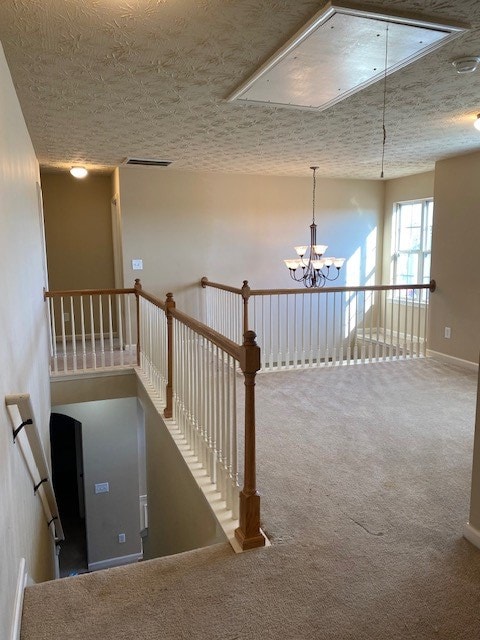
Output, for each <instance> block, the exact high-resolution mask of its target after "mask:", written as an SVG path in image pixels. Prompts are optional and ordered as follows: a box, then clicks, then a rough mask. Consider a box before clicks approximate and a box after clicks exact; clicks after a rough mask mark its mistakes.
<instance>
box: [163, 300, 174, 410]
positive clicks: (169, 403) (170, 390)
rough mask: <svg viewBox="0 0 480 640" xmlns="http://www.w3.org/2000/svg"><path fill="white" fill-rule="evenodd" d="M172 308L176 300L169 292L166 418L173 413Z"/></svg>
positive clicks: (167, 306)
mask: <svg viewBox="0 0 480 640" xmlns="http://www.w3.org/2000/svg"><path fill="white" fill-rule="evenodd" d="M171 309H175V300H174V299H173V293H167V299H166V300H165V313H166V315H167V389H166V397H167V404H166V407H165V409H164V411H163V415H164V416H165V418H171V417H172V415H173V340H174V336H173V317H172V314H171V313H170V311H171Z"/></svg>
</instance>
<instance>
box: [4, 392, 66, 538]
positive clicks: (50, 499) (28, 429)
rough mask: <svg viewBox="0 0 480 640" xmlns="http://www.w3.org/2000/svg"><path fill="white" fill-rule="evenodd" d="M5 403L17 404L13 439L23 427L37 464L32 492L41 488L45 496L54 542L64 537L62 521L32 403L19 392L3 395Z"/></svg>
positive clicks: (26, 395) (25, 394) (48, 521)
mask: <svg viewBox="0 0 480 640" xmlns="http://www.w3.org/2000/svg"><path fill="white" fill-rule="evenodd" d="M5 404H6V405H7V406H17V407H18V412H19V414H20V418H21V420H22V424H21V425H19V426H17V427H16V428H15V429H14V431H13V440H14V442H15V439H16V436H17V435H18V433H19V432H20V431H21V429H23V428H25V433H26V436H27V439H28V444H29V445H30V449H31V451H32V456H33V459H34V461H35V464H36V466H37V470H38V473H39V479H38V483H37V484H36V485H35V486H34V492H35V493H36V492H37V491H38V490H39V489H40V488H42V489H43V491H44V495H45V498H46V500H47V504H48V510H49V511H50V514H49V516H48V515H47V518H48V517H50V519H49V520H47V524H48V527H50V525H51V524H53V525H54V527H55V542H61V541H62V540H64V539H65V536H64V533H63V528H62V523H61V521H60V514H59V511H58V505H57V499H56V497H55V491H54V489H53V483H52V477H51V475H50V470H49V467H48V464H47V459H46V457H45V452H44V450H43V445H42V441H41V439H40V435H39V433H38V429H37V425H36V423H35V418H34V416H33V408H32V403H31V401H30V395H29V394H28V393H20V394H17V395H9V396H5Z"/></svg>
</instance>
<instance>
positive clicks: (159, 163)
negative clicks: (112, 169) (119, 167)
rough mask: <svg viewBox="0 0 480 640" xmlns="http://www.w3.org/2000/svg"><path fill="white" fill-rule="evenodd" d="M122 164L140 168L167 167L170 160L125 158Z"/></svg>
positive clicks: (170, 162)
mask: <svg viewBox="0 0 480 640" xmlns="http://www.w3.org/2000/svg"><path fill="white" fill-rule="evenodd" d="M123 164H130V165H136V166H142V167H168V165H170V164H172V161H171V160H148V159H147V158H127V159H126V160H125V161H124V162H123Z"/></svg>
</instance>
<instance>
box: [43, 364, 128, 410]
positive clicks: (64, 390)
mask: <svg viewBox="0 0 480 640" xmlns="http://www.w3.org/2000/svg"><path fill="white" fill-rule="evenodd" d="M50 387H51V394H52V405H57V404H75V403H78V402H94V401H96V400H113V399H114V398H129V397H131V396H135V395H136V394H137V377H136V375H135V373H134V372H133V371H131V370H125V371H116V372H115V374H106V375H98V373H97V374H96V375H94V376H92V377H89V376H87V375H82V376H75V377H74V378H73V377H72V378H71V379H70V380H65V379H64V378H61V377H58V378H54V379H53V380H52V382H51V385H50Z"/></svg>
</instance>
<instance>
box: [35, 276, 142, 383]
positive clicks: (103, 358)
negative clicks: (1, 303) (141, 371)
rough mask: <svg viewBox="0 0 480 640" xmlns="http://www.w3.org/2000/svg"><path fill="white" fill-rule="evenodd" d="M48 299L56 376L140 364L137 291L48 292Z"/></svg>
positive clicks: (52, 357) (53, 365) (51, 346)
mask: <svg viewBox="0 0 480 640" xmlns="http://www.w3.org/2000/svg"><path fill="white" fill-rule="evenodd" d="M45 299H46V300H47V301H48V308H49V318H50V351H51V371H52V373H53V374H58V373H67V372H69V373H77V372H79V371H87V370H90V369H104V368H107V367H113V366H131V365H132V364H135V363H136V361H137V355H138V354H137V351H136V342H137V340H136V323H135V318H136V306H137V304H136V302H137V299H136V295H135V288H132V289H84V290H81V291H75V290H74V291H46V292H45Z"/></svg>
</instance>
